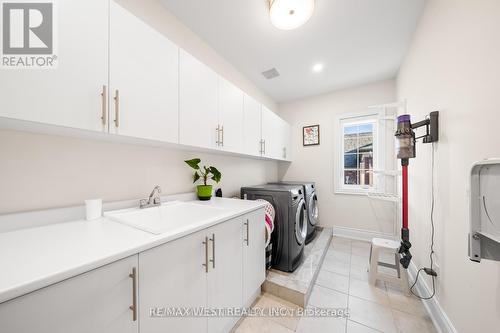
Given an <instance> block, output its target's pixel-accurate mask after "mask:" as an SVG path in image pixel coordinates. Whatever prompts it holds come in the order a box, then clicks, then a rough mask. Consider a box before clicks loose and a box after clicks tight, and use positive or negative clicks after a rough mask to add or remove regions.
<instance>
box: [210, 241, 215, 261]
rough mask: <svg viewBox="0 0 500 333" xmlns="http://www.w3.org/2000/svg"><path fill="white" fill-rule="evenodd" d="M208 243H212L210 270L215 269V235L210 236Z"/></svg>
mask: <svg viewBox="0 0 500 333" xmlns="http://www.w3.org/2000/svg"><path fill="white" fill-rule="evenodd" d="M210 241H211V242H212V259H211V260H210V262H211V263H212V268H215V234H212V238H210Z"/></svg>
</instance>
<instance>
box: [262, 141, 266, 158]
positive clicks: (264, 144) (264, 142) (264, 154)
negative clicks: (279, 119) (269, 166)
mask: <svg viewBox="0 0 500 333" xmlns="http://www.w3.org/2000/svg"><path fill="white" fill-rule="evenodd" d="M262 141H263V143H264V152H263V154H264V155H266V140H262Z"/></svg>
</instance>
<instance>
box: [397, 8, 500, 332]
mask: <svg viewBox="0 0 500 333" xmlns="http://www.w3.org/2000/svg"><path fill="white" fill-rule="evenodd" d="M397 87H398V95H399V98H400V99H404V98H407V99H408V110H409V112H410V113H411V114H412V116H413V120H414V121H417V120H420V119H422V118H423V117H424V116H425V115H426V114H428V113H429V112H430V111H433V110H439V111H440V117H441V119H440V129H441V133H440V141H439V143H437V144H436V147H435V158H436V161H435V165H436V180H435V188H436V211H435V221H436V228H437V231H436V261H437V263H438V264H439V266H440V268H439V273H440V276H439V277H438V279H437V281H438V284H437V285H438V294H437V299H438V300H439V303H440V305H441V307H442V308H443V309H444V311H445V312H446V314H447V315H448V317H449V318H450V319H451V321H452V323H453V325H454V326H455V328H456V329H457V331H458V332H498V331H499V327H500V262H492V261H488V260H484V261H482V262H481V263H480V264H477V263H473V262H471V261H470V260H469V259H468V256H467V234H468V200H467V186H468V174H469V170H470V166H471V164H472V163H473V162H474V161H477V160H481V159H483V158H488V157H500V148H499V143H500V140H499V139H498V133H499V130H498V126H499V123H500V110H499V104H498V96H499V92H500V1H498V0H477V1H470V0H433V1H429V2H428V4H427V7H426V10H425V12H424V15H423V17H422V18H421V21H420V24H419V27H418V30H417V32H416V34H415V37H414V41H413V44H412V47H411V49H410V51H409V53H408V56H407V58H406V60H405V62H404V64H403V66H402V68H401V71H400V73H399V76H398V79H397ZM417 154H418V156H417V158H416V159H414V160H411V161H410V171H409V173H410V193H409V194H410V230H411V238H412V243H413V254H414V260H415V263H416V264H417V265H418V266H420V265H428V251H429V238H430V222H429V214H430V190H431V183H430V178H429V177H430V154H431V147H430V146H424V145H422V144H419V145H418V151H417Z"/></svg>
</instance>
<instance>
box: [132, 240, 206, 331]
mask: <svg viewBox="0 0 500 333" xmlns="http://www.w3.org/2000/svg"><path fill="white" fill-rule="evenodd" d="M205 236H206V233H205V232H204V231H200V232H198V233H195V234H192V235H188V236H186V237H183V238H180V239H177V240H175V241H172V242H170V243H167V244H165V245H161V246H158V247H156V248H153V249H151V250H148V251H145V252H142V253H140V254H139V259H140V262H141V266H140V269H139V276H140V280H139V290H140V296H141V297H140V299H139V304H140V306H139V309H140V321H141V332H145V333H154V332H158V333H160V332H161V333H165V332H186V333H190V332H192V333H200V332H206V330H207V318H206V317H200V316H198V317H196V316H191V317H189V316H187V317H164V318H163V317H162V318H154V317H152V316H151V315H150V311H151V309H156V308H176V307H179V308H180V307H182V308H192V309H200V308H201V307H206V305H207V273H206V272H205V270H206V267H204V266H203V264H205V263H206V262H205V260H208V258H205V245H204V244H203V242H204V241H205Z"/></svg>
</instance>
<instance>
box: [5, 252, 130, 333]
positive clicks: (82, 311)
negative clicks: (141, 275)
mask: <svg viewBox="0 0 500 333" xmlns="http://www.w3.org/2000/svg"><path fill="white" fill-rule="evenodd" d="M137 265H138V262H137V256H132V257H128V258H125V259H123V260H120V261H117V262H115V263H112V264H109V265H106V266H103V267H101V268H98V269H95V270H93V271H90V272H88V273H84V274H81V275H78V276H76V277H74V278H71V279H68V280H65V281H63V282H60V283H57V284H54V285H52V286H50V287H46V288H43V289H40V290H37V291H35V292H33V293H30V294H27V295H25V296H21V297H19V298H16V299H14V300H12V301H8V302H6V303H2V304H0V332H9V333H27V332H37V333H68V332H72V333H89V332H95V333H132V332H138V324H137V321H134V320H133V312H132V310H130V308H129V307H130V306H131V305H132V304H133V291H134V288H133V282H134V279H132V278H130V277H129V274H131V273H132V271H133V268H134V267H135V268H136V267H137ZM136 276H137V274H136ZM136 282H137V280H136Z"/></svg>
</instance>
